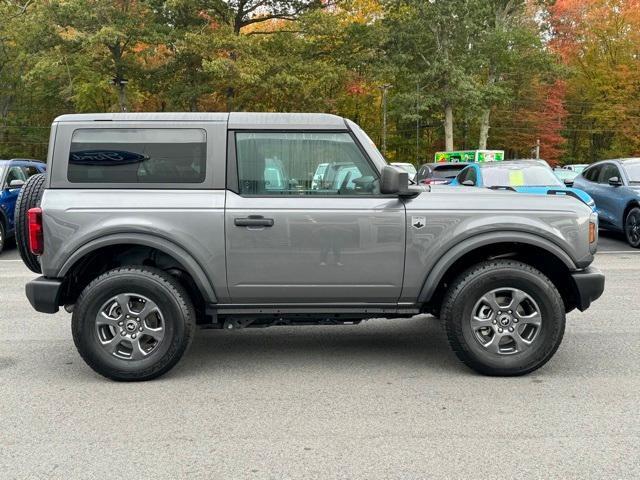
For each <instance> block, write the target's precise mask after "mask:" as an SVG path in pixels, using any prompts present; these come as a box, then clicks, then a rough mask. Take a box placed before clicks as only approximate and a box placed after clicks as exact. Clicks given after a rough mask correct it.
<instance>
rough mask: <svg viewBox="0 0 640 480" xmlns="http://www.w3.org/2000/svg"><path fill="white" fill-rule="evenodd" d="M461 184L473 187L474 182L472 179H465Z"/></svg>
mask: <svg viewBox="0 0 640 480" xmlns="http://www.w3.org/2000/svg"><path fill="white" fill-rule="evenodd" d="M462 185H464V186H465V187H475V186H476V184H475V183H474V181H473V180H465V181H464V182H462Z"/></svg>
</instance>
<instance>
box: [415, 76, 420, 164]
mask: <svg viewBox="0 0 640 480" xmlns="http://www.w3.org/2000/svg"><path fill="white" fill-rule="evenodd" d="M419 157H420V84H419V83H416V166H417V165H419V163H420V159H419Z"/></svg>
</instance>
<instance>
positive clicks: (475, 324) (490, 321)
mask: <svg viewBox="0 0 640 480" xmlns="http://www.w3.org/2000/svg"><path fill="white" fill-rule="evenodd" d="M470 324H471V330H472V332H473V335H474V338H475V339H476V340H477V341H478V343H479V344H480V345H481V346H482V347H483V348H485V349H486V350H488V351H489V352H491V353H495V354H498V355H512V354H515V353H521V352H524V351H525V350H527V349H529V348H530V347H531V346H532V345H533V343H534V342H535V340H536V339H537V338H538V336H539V334H540V329H541V327H542V314H541V312H540V308H539V307H538V304H537V303H536V302H535V300H534V299H533V298H531V296H530V295H529V294H527V293H526V292H524V291H522V290H519V289H517V288H500V289H496V290H491V291H490V292H487V293H485V294H484V295H483V296H482V297H481V298H480V299H479V300H478V301H477V302H476V304H475V306H474V307H473V310H472V314H471V319H470Z"/></svg>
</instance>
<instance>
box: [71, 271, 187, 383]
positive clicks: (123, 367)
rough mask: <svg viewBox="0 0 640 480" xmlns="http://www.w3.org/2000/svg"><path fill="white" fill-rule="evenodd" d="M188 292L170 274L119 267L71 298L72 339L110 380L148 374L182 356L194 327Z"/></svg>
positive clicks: (162, 369)
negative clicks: (76, 296) (74, 299)
mask: <svg viewBox="0 0 640 480" xmlns="http://www.w3.org/2000/svg"><path fill="white" fill-rule="evenodd" d="M195 323H196V320H195V311H194V307H193V305H192V303H191V300H190V299H189V296H188V294H187V292H186V291H185V289H184V288H183V287H182V285H180V283H179V282H178V281H177V280H176V279H175V278H173V277H172V276H171V275H169V274H167V273H165V272H163V271H162V270H158V269H155V268H149V267H122V268H117V269H114V270H111V271H108V272H106V273H104V274H102V275H101V276H99V277H98V278H96V279H95V280H93V281H92V282H91V283H90V284H89V285H88V286H87V287H86V288H85V289H84V290H83V292H82V294H81V295H80V297H79V298H78V301H77V302H76V304H75V308H74V311H73V317H72V331H73V340H74V342H75V344H76V347H77V349H78V352H79V353H80V355H81V356H82V358H83V359H84V360H85V362H87V364H88V365H89V366H90V367H91V368H92V369H93V370H95V371H96V372H98V373H99V374H101V375H104V376H105V377H108V378H111V379H113V380H121V381H136V380H150V379H152V378H155V377H158V376H160V375H162V374H164V373H166V372H167V371H169V370H170V369H171V368H172V367H173V366H174V365H175V364H176V363H178V361H179V360H180V358H181V357H182V355H183V354H184V352H185V351H186V349H187V347H188V346H189V344H190V343H191V340H192V338H193V334H194V331H195Z"/></svg>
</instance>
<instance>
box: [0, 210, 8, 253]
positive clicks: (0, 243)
mask: <svg viewBox="0 0 640 480" xmlns="http://www.w3.org/2000/svg"><path fill="white" fill-rule="evenodd" d="M6 235H7V233H6V230H5V229H4V223H3V222H2V219H1V218H0V253H2V250H4V244H5V242H6V241H7V237H6Z"/></svg>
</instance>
